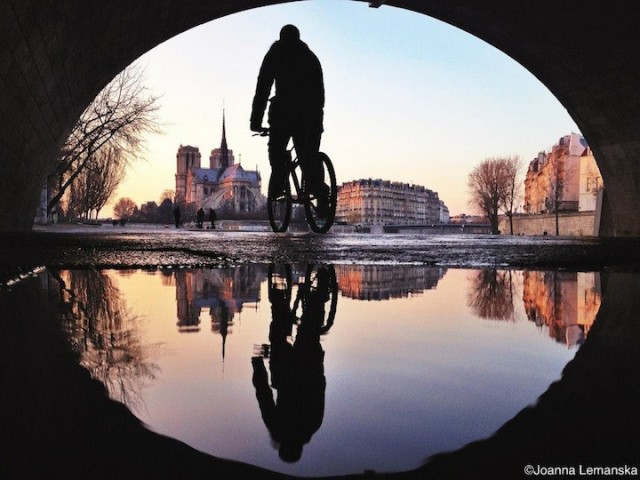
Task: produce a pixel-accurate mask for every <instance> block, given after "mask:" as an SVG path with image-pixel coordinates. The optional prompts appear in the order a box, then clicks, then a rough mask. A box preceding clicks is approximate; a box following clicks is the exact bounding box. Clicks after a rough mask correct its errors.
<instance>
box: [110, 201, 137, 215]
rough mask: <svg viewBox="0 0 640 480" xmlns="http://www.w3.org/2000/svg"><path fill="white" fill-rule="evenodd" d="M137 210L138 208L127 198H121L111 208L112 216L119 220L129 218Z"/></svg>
mask: <svg viewBox="0 0 640 480" xmlns="http://www.w3.org/2000/svg"><path fill="white" fill-rule="evenodd" d="M137 210H138V206H137V205H136V204H135V202H134V201H133V200H131V199H130V198H129V197H122V198H120V199H119V200H118V201H117V202H116V204H115V206H114V207H113V215H114V216H115V217H117V218H120V219H127V218H131V217H132V216H133V215H134V214H135V213H136V211H137Z"/></svg>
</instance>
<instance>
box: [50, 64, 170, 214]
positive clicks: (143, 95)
mask: <svg viewBox="0 0 640 480" xmlns="http://www.w3.org/2000/svg"><path fill="white" fill-rule="evenodd" d="M142 79H143V78H142V71H141V70H140V69H138V68H136V67H128V68H126V69H125V70H123V71H122V72H121V73H120V74H118V75H117V76H116V77H115V78H114V79H113V80H112V81H111V83H109V85H107V86H106V87H105V88H104V89H103V90H102V91H101V92H100V93H99V94H98V96H97V97H96V98H95V99H94V100H93V102H92V103H91V104H90V105H89V106H88V107H87V109H86V110H85V111H84V113H83V114H82V115H81V116H80V118H79V119H78V121H77V122H76V124H75V125H74V127H73V129H72V131H71V134H70V135H69V137H68V138H67V140H66V142H65V144H64V146H63V147H62V149H61V151H60V153H59V156H58V161H57V164H56V168H55V170H54V171H53V172H51V173H50V174H49V182H48V183H49V185H50V186H51V187H52V188H53V190H54V191H55V193H54V194H53V196H52V198H51V200H50V201H49V203H48V206H47V210H48V213H49V212H50V211H51V210H52V208H53V207H54V206H55V205H56V204H57V203H58V202H59V201H60V199H61V198H62V197H63V196H64V195H65V193H66V192H67V191H68V189H69V188H70V186H71V185H72V184H73V183H74V182H75V181H76V179H77V178H78V176H79V175H80V174H81V173H82V172H83V171H84V170H85V169H86V168H88V167H91V166H92V164H93V163H94V162H95V161H97V159H98V158H100V157H99V156H98V155H96V153H97V152H99V151H100V150H102V149H106V148H110V149H112V150H113V151H115V152H118V155H116V156H113V157H112V158H111V160H112V161H115V162H118V163H120V164H121V165H122V166H123V167H122V168H124V166H126V165H127V164H128V163H130V162H131V161H133V160H135V159H137V158H138V154H139V151H140V149H141V147H142V145H143V139H144V136H145V134H147V133H150V132H158V131H159V125H158V123H157V120H156V112H157V110H158V108H159V106H158V104H157V97H154V96H152V95H150V94H149V93H148V91H147V89H146V87H145V86H144V85H143V82H142Z"/></svg>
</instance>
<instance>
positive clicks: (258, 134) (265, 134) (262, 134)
mask: <svg viewBox="0 0 640 480" xmlns="http://www.w3.org/2000/svg"><path fill="white" fill-rule="evenodd" d="M253 136H254V137H268V136H269V129H268V128H263V129H262V131H260V132H256V133H254V134H253Z"/></svg>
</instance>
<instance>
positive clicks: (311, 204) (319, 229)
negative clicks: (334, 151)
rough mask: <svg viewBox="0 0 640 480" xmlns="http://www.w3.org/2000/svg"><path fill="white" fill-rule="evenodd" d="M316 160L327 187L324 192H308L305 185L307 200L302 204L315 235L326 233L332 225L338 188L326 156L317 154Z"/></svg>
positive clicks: (320, 153)
mask: <svg viewBox="0 0 640 480" xmlns="http://www.w3.org/2000/svg"><path fill="white" fill-rule="evenodd" d="M318 160H319V161H320V162H321V163H322V170H323V172H324V182H325V185H326V186H327V187H328V188H327V189H326V191H325V192H322V193H317V192H315V193H312V192H309V191H308V190H309V189H308V188H307V186H306V183H305V187H304V189H305V193H306V195H307V200H306V201H305V202H304V212H305V214H306V217H307V223H308V224H309V227H311V230H313V231H314V232H316V233H326V232H328V231H329V229H330V228H331V226H332V225H333V220H334V218H335V216H336V200H337V198H338V187H337V185H336V172H335V170H334V169H333V164H332V163H331V160H330V159H329V157H328V156H327V154H325V153H322V152H318Z"/></svg>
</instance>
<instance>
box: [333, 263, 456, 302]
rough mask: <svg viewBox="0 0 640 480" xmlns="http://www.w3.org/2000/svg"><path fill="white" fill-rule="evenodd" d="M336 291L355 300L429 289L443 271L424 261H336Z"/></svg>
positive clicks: (408, 293)
mask: <svg viewBox="0 0 640 480" xmlns="http://www.w3.org/2000/svg"><path fill="white" fill-rule="evenodd" d="M335 268H336V273H337V276H338V284H339V285H340V292H341V293H342V295H343V296H345V297H349V298H354V299H356V300H389V299H391V298H404V297H408V296H410V295H417V294H420V293H422V292H423V291H425V290H431V289H432V288H435V287H436V286H437V285H438V281H439V280H441V279H442V277H444V275H445V273H446V272H447V269H446V268H443V267H430V266H425V265H337V266H336V267H335Z"/></svg>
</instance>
